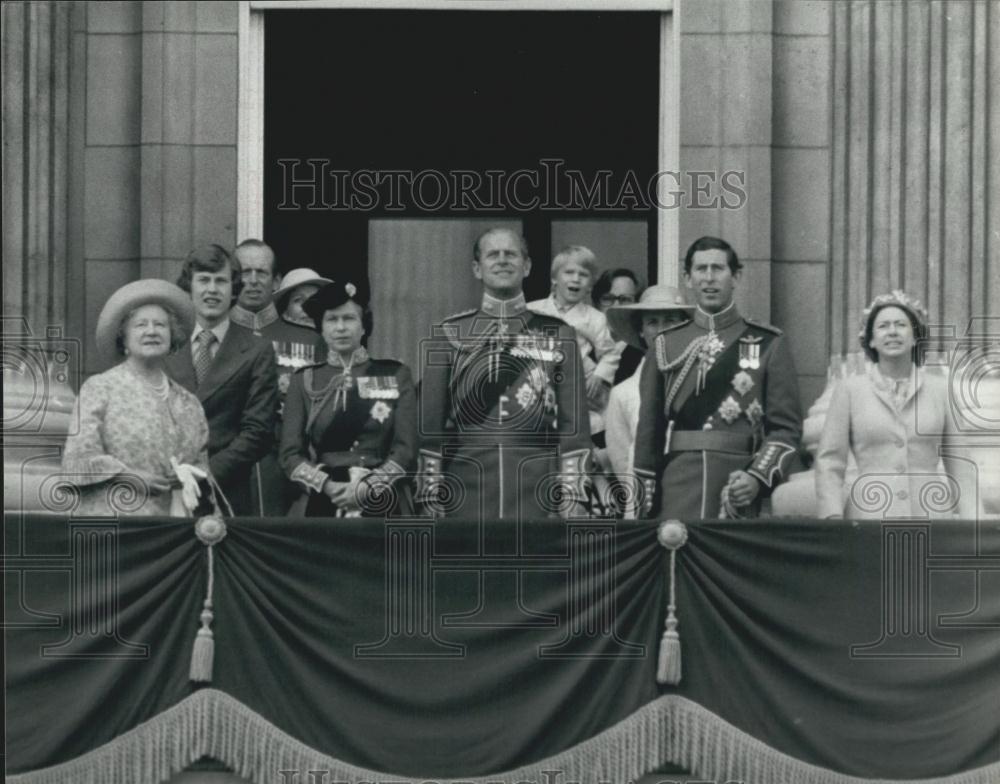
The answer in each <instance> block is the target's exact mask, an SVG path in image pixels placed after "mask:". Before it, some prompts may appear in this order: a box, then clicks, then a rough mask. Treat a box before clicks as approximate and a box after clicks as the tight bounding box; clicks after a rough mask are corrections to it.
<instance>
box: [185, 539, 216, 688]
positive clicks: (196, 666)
mask: <svg viewBox="0 0 1000 784" xmlns="http://www.w3.org/2000/svg"><path fill="white" fill-rule="evenodd" d="M209 552H211V548H209ZM214 618H215V615H214V613H213V612H212V602H211V601H209V600H208V599H206V600H205V609H203V610H202V611H201V628H200V629H199V630H198V634H197V635H196V636H195V638H194V647H193V648H192V649H191V675H190V679H191V680H192V681H194V682H195V683H211V682H212V668H213V666H214V664H215V635H214V634H213V633H212V628H211V625H212V620H213V619H214Z"/></svg>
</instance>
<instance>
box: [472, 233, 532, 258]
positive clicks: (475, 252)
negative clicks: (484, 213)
mask: <svg viewBox="0 0 1000 784" xmlns="http://www.w3.org/2000/svg"><path fill="white" fill-rule="evenodd" d="M502 231H504V232H507V233H508V234H510V235H511V236H512V237H517V241H518V243H519V244H520V246H521V255H522V256H524V258H526V259H530V258H531V256H529V255H528V241H527V240H526V239H525V238H524V235H523V234H521V232H519V231H517V230H516V229H505V228H504V227H503V226H494V227H493V228H492V229H487V230H486V231H484V232H483V233H482V234H480V235H479V236H478V237H476V241H475V242H474V243H472V258H474V259H475V260H476V261H479V259H480V256H481V255H482V249H481V248H480V247H479V243H481V242H482V241H483V240H484V239H486V237H488V236H489V235H491V234H499V233H500V232H502Z"/></svg>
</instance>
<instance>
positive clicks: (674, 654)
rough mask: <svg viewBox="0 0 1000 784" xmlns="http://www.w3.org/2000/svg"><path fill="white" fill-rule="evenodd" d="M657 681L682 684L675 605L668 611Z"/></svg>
mask: <svg viewBox="0 0 1000 784" xmlns="http://www.w3.org/2000/svg"><path fill="white" fill-rule="evenodd" d="M673 559H674V554H673V553H671V554H670V560H671V561H673ZM656 680H657V682H658V683H665V684H669V685H671V686H676V685H677V684H678V683H680V682H681V638H680V635H679V634H678V633H677V616H675V615H674V606H673V605H670V607H669V608H668V610H667V624H666V629H664V630H663V637H662V638H661V639H660V662H659V665H658V666H657V668H656Z"/></svg>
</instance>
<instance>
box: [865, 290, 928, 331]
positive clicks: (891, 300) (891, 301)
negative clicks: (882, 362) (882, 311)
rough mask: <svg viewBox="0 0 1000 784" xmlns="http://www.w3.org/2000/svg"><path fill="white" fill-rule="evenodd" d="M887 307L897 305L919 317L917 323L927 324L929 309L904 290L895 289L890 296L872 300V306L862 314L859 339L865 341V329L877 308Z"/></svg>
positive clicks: (884, 295)
mask: <svg viewBox="0 0 1000 784" xmlns="http://www.w3.org/2000/svg"><path fill="white" fill-rule="evenodd" d="M887 305H896V306H897V307H900V308H903V309H904V310H908V311H909V312H910V313H912V314H913V315H914V316H916V317H917V321H918V322H920V324H926V323H927V309H926V308H925V307H924V305H923V303H922V302H921V301H920V300H919V299H916V298H915V297H911V296H909V295H908V294H907V293H906V292H905V291H903V290H902V289H893V290H892V291H891V292H890V293H888V294H879V295H878V296H877V297H875V299H873V300H872V302H871V304H870V305H869V306H868V307H867V308H865V309H864V310H863V311H862V312H861V329H860V330H859V331H858V337H859V338H861V339H862V340H864V337H865V327H866V326H867V324H868V319H870V318H871V317H872V313H873V312H874V311H875V310H876V309H877V308H882V307H885V306H887Z"/></svg>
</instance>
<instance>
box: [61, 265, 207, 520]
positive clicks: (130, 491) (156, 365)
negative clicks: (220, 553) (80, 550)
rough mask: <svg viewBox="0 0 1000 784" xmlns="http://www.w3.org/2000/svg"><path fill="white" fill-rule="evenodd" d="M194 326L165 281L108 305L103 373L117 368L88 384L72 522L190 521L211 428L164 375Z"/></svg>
mask: <svg viewBox="0 0 1000 784" xmlns="http://www.w3.org/2000/svg"><path fill="white" fill-rule="evenodd" d="M193 325H194V308H193V306H192V305H191V298H190V297H189V296H188V295H187V294H185V293H184V292H183V291H181V289H179V288H178V287H177V286H175V285H174V284H172V283H168V282H167V281H165V280H137V281H134V282H132V283H128V284H126V285H125V286H122V287H121V288H120V289H118V290H117V291H116V292H115V293H114V294H112V295H111V296H110V297H109V298H108V301H107V302H106V303H105V305H104V308H103V310H102V311H101V315H100V317H99V318H98V320H97V334H96V339H97V350H98V352H99V355H100V359H101V361H102V363H103V364H105V365H107V364H111V363H116V364H114V366H113V367H112V368H111V369H110V370H107V371H105V372H104V373H99V374H98V375H96V376H92V377H91V378H89V379H87V380H86V381H85V382H84V383H83V386H82V387H81V388H80V395H79V397H78V398H77V400H76V405H75V412H74V420H75V421H77V422H78V423H79V428H78V430H77V432H75V433H74V434H73V435H71V436H69V438H67V440H66V448H65V450H64V452H63V470H64V471H65V472H66V474H67V475H69V481H70V482H71V483H72V484H73V485H75V486H76V487H77V488H79V492H80V504H79V506H78V507H77V508H76V509H75V513H76V514H91V515H108V514H130V515H170V514H174V515H181V516H187V515H190V514H193V513H194V512H195V510H196V509H197V508H198V506H199V503H200V501H199V497H200V495H201V491H200V490H199V485H198V480H199V479H206V478H207V474H208V454H207V452H206V446H207V443H208V422H207V420H206V419H205V412H204V411H203V410H202V407H201V403H200V402H199V401H198V398H197V397H195V396H194V395H193V394H191V393H190V392H188V391H187V390H186V389H184V388H183V387H182V386H180V385H179V384H176V383H174V382H173V381H171V380H170V379H169V377H168V376H167V374H166V372H165V371H164V364H165V360H166V358H167V356H168V355H169V354H171V353H173V352H174V351H177V350H179V349H180V348H181V347H183V346H186V345H187V336H188V335H189V334H190V332H191V328H192V327H193ZM204 500H205V501H207V500H208V499H207V498H206V499H204Z"/></svg>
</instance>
